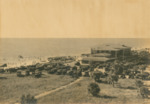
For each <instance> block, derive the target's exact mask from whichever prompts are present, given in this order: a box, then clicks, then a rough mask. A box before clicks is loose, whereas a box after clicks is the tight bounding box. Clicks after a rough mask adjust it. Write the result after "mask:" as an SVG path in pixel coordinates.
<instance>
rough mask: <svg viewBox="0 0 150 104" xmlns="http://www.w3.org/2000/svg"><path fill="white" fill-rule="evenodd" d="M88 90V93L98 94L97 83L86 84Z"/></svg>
mask: <svg viewBox="0 0 150 104" xmlns="http://www.w3.org/2000/svg"><path fill="white" fill-rule="evenodd" d="M88 92H89V93H90V94H92V95H93V96H98V94H99V92H100V88H99V86H98V84H96V83H90V84H89V86H88Z"/></svg>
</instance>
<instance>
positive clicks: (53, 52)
mask: <svg viewBox="0 0 150 104" xmlns="http://www.w3.org/2000/svg"><path fill="white" fill-rule="evenodd" d="M107 43H108V44H124V45H127V46H131V47H136V48H142V47H145V48H150V45H149V43H150V39H143V38H142V39H139V38H138V39H136V38H122V39H121V38H119V39H118V38H92V39H90V38H2V39H0V63H1V64H2V63H8V64H10V65H11V64H12V65H16V63H18V62H20V63H21V59H19V58H18V56H19V55H21V56H23V57H24V60H23V59H22V62H26V61H28V62H29V60H30V61H31V60H32V61H31V62H32V63H33V59H35V60H36V61H37V60H41V58H43V59H46V58H47V57H52V56H78V55H80V54H82V53H90V48H91V47H94V46H98V45H101V44H107Z"/></svg>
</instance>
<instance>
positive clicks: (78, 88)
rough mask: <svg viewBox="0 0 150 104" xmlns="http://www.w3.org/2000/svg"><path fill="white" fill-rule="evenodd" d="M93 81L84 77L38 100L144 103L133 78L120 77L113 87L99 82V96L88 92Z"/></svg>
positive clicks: (48, 103) (43, 103) (43, 102)
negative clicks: (88, 87)
mask: <svg viewBox="0 0 150 104" xmlns="http://www.w3.org/2000/svg"><path fill="white" fill-rule="evenodd" d="M90 82H92V80H91V79H89V78H84V80H82V81H81V82H79V83H77V84H75V85H72V86H70V87H68V88H66V89H64V90H61V91H58V92H56V93H54V94H51V95H48V96H46V97H44V98H41V99H39V100H38V103H39V104H60V103H61V104H62V103H65V104H66V103H67V104H68V103H84V104H87V103H90V104H142V103H143V100H142V99H141V98H140V97H138V94H137V90H136V89H135V85H134V82H135V80H132V79H120V80H119V84H118V85H117V86H116V87H115V88H113V87H112V85H108V84H104V83H99V86H100V88H101V92H100V96H99V97H92V96H91V95H90V94H88V91H87V86H88V84H89V83H90Z"/></svg>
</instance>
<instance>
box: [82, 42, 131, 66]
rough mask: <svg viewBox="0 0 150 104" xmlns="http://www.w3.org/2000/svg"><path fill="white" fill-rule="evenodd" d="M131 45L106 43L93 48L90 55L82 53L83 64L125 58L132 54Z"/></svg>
mask: <svg viewBox="0 0 150 104" xmlns="http://www.w3.org/2000/svg"><path fill="white" fill-rule="evenodd" d="M130 54H131V47H129V46H126V45H118V44H117V45H116V44H106V45H101V46H98V47H93V48H91V53H90V54H88V55H85V54H84V55H83V54H82V56H83V57H82V60H81V63H82V64H92V63H104V62H108V61H113V60H115V59H118V58H122V59H125V58H126V57H128V56H130Z"/></svg>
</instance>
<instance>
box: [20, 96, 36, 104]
mask: <svg viewBox="0 0 150 104" xmlns="http://www.w3.org/2000/svg"><path fill="white" fill-rule="evenodd" d="M20 103H21V104H37V99H35V98H34V96H31V95H30V94H28V95H27V96H25V95H22V97H21V101H20Z"/></svg>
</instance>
